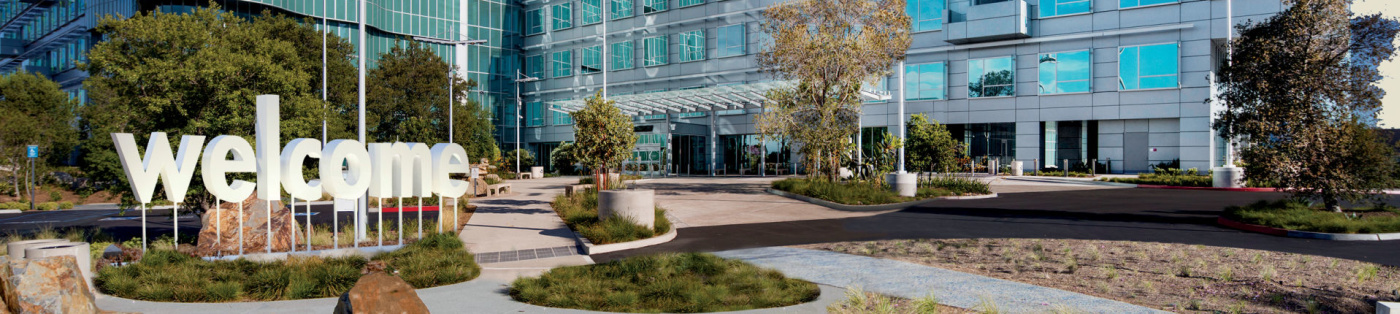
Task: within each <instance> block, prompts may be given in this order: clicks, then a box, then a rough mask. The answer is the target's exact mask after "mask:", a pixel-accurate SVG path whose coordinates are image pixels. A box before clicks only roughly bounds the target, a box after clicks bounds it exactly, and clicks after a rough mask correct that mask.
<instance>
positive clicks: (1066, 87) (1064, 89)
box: [1055, 80, 1090, 93]
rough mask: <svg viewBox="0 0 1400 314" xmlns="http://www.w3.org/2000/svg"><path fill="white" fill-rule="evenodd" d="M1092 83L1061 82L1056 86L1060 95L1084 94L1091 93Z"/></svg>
mask: <svg viewBox="0 0 1400 314" xmlns="http://www.w3.org/2000/svg"><path fill="white" fill-rule="evenodd" d="M1089 82H1090V81H1087V80H1086V81H1072V82H1060V83H1058V84H1056V85H1055V89H1056V90H1057V92H1059V93H1084V92H1088V91H1089Z"/></svg>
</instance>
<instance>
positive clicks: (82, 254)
mask: <svg viewBox="0 0 1400 314" xmlns="http://www.w3.org/2000/svg"><path fill="white" fill-rule="evenodd" d="M50 244H51V245H49V246H37V247H30V248H27V249H24V258H25V259H37V258H45V257H54V256H64V255H72V256H73V258H74V259H76V260H77V262H78V270H79V271H81V273H82V274H83V278H85V279H87V281H88V286H89V287H91V286H92V248H91V246H90V245H89V244H88V243H87V242H65V243H50Z"/></svg>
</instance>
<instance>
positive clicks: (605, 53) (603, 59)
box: [598, 0, 612, 100]
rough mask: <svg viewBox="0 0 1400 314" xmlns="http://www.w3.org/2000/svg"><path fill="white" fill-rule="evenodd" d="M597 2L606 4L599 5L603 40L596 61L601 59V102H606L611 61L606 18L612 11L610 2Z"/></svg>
mask: <svg viewBox="0 0 1400 314" xmlns="http://www.w3.org/2000/svg"><path fill="white" fill-rule="evenodd" d="M599 2H607V3H602V4H599V5H600V6H602V8H600V9H602V11H603V13H602V16H600V18H602V19H603V31H602V35H600V37H602V38H603V51H602V54H603V55H602V56H599V57H598V59H601V60H600V61H599V62H600V63H602V64H603V100H607V99H608V62H611V61H612V55H609V54H608V18H610V16H608V12H610V11H612V0H602V1H599Z"/></svg>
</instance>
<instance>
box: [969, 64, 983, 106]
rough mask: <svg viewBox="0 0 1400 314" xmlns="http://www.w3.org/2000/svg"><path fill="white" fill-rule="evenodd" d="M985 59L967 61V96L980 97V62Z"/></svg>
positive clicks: (981, 72) (981, 70) (981, 71)
mask: <svg viewBox="0 0 1400 314" xmlns="http://www.w3.org/2000/svg"><path fill="white" fill-rule="evenodd" d="M983 61H986V60H971V61H968V62H967V97H968V98H972V97H982V74H983V72H984V71H983V69H982V63H983Z"/></svg>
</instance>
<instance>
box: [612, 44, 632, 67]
mask: <svg viewBox="0 0 1400 314" xmlns="http://www.w3.org/2000/svg"><path fill="white" fill-rule="evenodd" d="M611 45H612V47H608V54H611V55H612V69H613V70H626V69H631V68H632V41H631V40H628V41H623V42H615V43H612V44H611Z"/></svg>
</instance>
